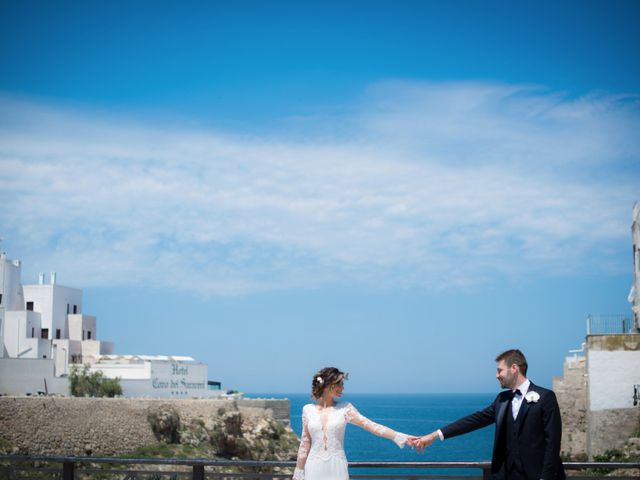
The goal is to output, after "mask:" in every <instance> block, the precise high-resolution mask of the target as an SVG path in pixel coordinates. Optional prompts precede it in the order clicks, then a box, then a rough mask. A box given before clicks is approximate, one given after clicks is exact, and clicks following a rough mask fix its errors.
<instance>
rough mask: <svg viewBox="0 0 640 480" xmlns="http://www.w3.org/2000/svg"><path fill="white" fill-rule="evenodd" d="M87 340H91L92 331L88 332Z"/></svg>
mask: <svg viewBox="0 0 640 480" xmlns="http://www.w3.org/2000/svg"><path fill="white" fill-rule="evenodd" d="M87 340H91V330H89V331H88V332H87Z"/></svg>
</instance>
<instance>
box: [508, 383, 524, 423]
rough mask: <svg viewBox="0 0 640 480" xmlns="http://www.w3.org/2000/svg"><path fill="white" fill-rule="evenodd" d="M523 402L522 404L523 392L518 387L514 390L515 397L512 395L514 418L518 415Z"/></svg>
mask: <svg viewBox="0 0 640 480" xmlns="http://www.w3.org/2000/svg"><path fill="white" fill-rule="evenodd" d="M521 404H522V392H520V390H518V389H516V391H515V392H513V397H511V414H512V415H513V419H514V420H515V419H516V418H517V417H518V411H519V410H520V405H521Z"/></svg>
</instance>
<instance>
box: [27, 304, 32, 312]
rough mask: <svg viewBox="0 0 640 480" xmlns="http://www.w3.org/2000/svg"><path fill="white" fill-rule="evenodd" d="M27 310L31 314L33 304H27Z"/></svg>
mask: <svg viewBox="0 0 640 480" xmlns="http://www.w3.org/2000/svg"><path fill="white" fill-rule="evenodd" d="M27 310H30V311H32V312H33V302H27Z"/></svg>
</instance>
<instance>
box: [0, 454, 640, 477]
mask: <svg viewBox="0 0 640 480" xmlns="http://www.w3.org/2000/svg"><path fill="white" fill-rule="evenodd" d="M133 466H137V467H138V468H132V467H133ZM294 466H295V462H272V461H247V460H205V459H166V458H121V457H113V458H112V457H74V456H42V455H28V456H24V455H0V479H12V480H18V479H27V478H29V479H39V478H51V479H60V480H75V479H83V478H98V479H123V480H125V479H126V480H132V479H154V480H161V479H165V478H166V479H172V480H173V479H179V478H191V479H193V480H204V479H205V478H212V479H229V480H237V479H252V480H253V479H255V480H267V479H269V480H271V479H274V480H275V479H290V478H291V474H292V472H293V468H294ZM150 467H151V468H150ZM349 468H350V469H353V470H356V471H357V470H358V469H369V470H373V471H375V472H376V473H368V472H365V473H363V474H359V473H356V474H354V475H351V478H354V479H355V478H358V479H361V478H362V479H378V480H379V479H392V480H401V479H407V480H418V479H429V480H435V479H446V480H454V479H466V480H469V479H483V480H486V479H490V478H491V464H490V463H489V462H350V463H349ZM564 468H565V470H577V471H584V475H583V476H580V475H579V474H578V475H571V478H572V480H578V479H591V480H592V479H593V478H597V476H595V477H594V473H595V474H596V475H597V474H603V473H604V472H607V471H610V470H614V469H624V470H625V472H631V473H625V474H624V475H622V476H615V477H607V478H608V479H637V478H638V476H640V462H565V463H564ZM391 469H395V470H396V471H390V470H391ZM438 469H448V470H461V469H473V470H479V472H478V473H479V475H475V476H472V475H464V474H463V473H464V472H460V473H461V475H454V474H451V473H445V474H442V473H437V472H434V470H438ZM398 470H404V471H407V472H411V473H404V472H403V473H398Z"/></svg>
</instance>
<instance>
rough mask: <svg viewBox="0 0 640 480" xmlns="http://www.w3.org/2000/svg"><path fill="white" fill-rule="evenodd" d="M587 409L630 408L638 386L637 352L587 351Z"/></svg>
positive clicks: (639, 353)
mask: <svg viewBox="0 0 640 480" xmlns="http://www.w3.org/2000/svg"><path fill="white" fill-rule="evenodd" d="M587 364H588V372H589V409H590V410H607V409H615V408H633V385H634V384H640V351H637V350H636V351H621V350H619V351H607V350H591V349H589V350H587Z"/></svg>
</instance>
